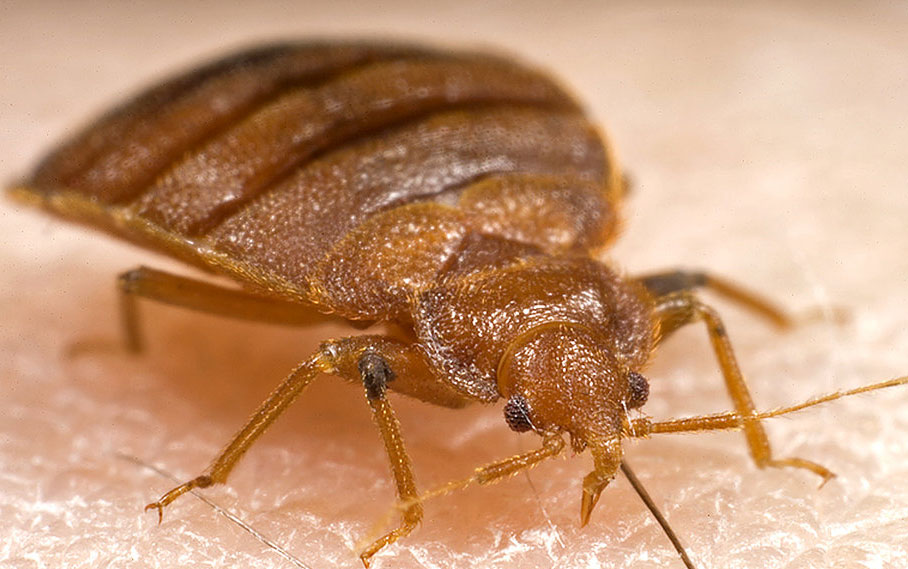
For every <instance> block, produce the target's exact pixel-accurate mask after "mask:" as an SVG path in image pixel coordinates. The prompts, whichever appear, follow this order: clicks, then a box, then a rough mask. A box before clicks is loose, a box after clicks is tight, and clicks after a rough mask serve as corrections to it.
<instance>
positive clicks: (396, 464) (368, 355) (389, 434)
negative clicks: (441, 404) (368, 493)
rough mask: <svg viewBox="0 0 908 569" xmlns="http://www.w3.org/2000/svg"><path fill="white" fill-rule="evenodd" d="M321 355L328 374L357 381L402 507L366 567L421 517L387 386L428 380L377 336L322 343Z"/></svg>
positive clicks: (407, 355)
mask: <svg viewBox="0 0 908 569" xmlns="http://www.w3.org/2000/svg"><path fill="white" fill-rule="evenodd" d="M322 352H323V354H325V356H326V357H327V358H329V359H330V364H329V365H330V366H331V368H332V370H331V371H332V373H335V374H337V375H340V376H341V377H344V378H346V379H348V380H351V381H356V380H359V381H362V384H363V387H364V388H365V392H366V402H367V403H368V404H369V408H370V409H371V410H372V417H373V419H374V420H375V423H376V424H377V425H378V430H379V433H380V434H381V438H382V441H383V442H384V445H385V451H386V452H387V454H388V461H389V462H390V465H391V474H392V475H393V477H394V483H395V485H396V486H397V496H398V499H399V502H400V503H402V504H405V505H404V506H403V508H402V512H401V514H402V519H401V522H400V525H398V526H397V527H396V528H394V529H393V530H391V531H390V532H388V533H387V534H385V535H384V536H382V537H380V538H379V539H377V540H375V541H374V542H372V543H371V544H370V545H369V546H368V547H366V549H365V550H363V551H362V553H360V556H359V557H360V559H361V560H362V562H363V565H365V566H366V567H368V566H369V563H370V561H371V559H372V556H374V555H375V554H376V553H377V552H378V551H379V550H381V549H382V548H383V547H385V546H387V545H390V544H392V543H394V542H395V541H397V540H398V539H400V538H402V537H404V536H406V535H407V534H409V533H410V532H412V531H413V530H414V529H415V528H416V526H417V525H418V524H419V522H420V521H421V520H422V516H423V510H422V503H421V502H420V500H419V499H418V494H417V492H416V480H415V478H414V476H413V467H412V464H411V463H410V457H409V456H408V455H407V451H406V448H405V447H404V442H403V437H402V436H401V433H400V423H398V421H397V418H396V417H395V415H394V411H393V409H392V408H391V404H390V403H389V401H388V399H387V397H386V393H387V389H388V384H389V383H391V382H393V381H397V379H398V375H403V374H407V375H411V378H407V379H412V376H413V375H417V376H420V375H425V377H420V378H418V379H422V380H424V381H432V378H431V377H428V376H427V375H426V374H428V373H429V372H428V369H427V368H425V367H424V366H423V365H420V364H421V359H420V358H418V357H414V356H415V354H414V351H413V349H412V347H411V346H410V345H408V344H405V343H403V342H398V341H395V340H391V339H389V338H385V337H382V336H358V337H354V338H346V339H342V340H335V341H331V342H326V343H325V344H323V346H322ZM401 379H403V378H401Z"/></svg>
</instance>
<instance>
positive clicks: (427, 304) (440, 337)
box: [12, 42, 905, 565]
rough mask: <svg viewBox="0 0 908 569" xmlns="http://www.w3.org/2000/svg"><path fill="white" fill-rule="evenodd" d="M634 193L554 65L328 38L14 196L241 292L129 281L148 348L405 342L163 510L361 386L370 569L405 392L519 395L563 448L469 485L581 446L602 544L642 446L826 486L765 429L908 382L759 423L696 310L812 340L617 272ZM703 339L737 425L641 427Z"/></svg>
mask: <svg viewBox="0 0 908 569" xmlns="http://www.w3.org/2000/svg"><path fill="white" fill-rule="evenodd" d="M625 191H626V183H625V178H624V176H623V175H622V172H621V170H620V169H619V167H618V165H617V163H616V161H615V159H614V156H613V154H612V152H611V150H610V148H609V146H608V144H607V142H606V140H605V138H604V137H603V136H602V135H601V134H600V133H599V132H598V131H597V129H596V128H595V127H594V125H592V124H591V122H590V120H589V118H588V117H587V116H586V115H585V114H584V112H583V110H582V108H581V107H580V105H579V104H578V103H577V102H576V101H575V100H574V99H573V98H572V97H571V96H570V95H569V94H567V93H566V91H565V90H564V89H563V88H562V87H560V86H559V85H558V84H557V83H556V82H554V81H553V80H552V79H550V78H549V77H548V76H546V75H545V74H543V73H541V72H539V71H536V70H534V69H532V68H530V67H527V66H525V65H522V64H520V63H517V62H515V61H512V60H510V59H507V58H503V57H499V56H496V55H488V54H482V53H474V52H451V51H445V50H436V49H430V48H424V47H419V46H411V45H403V44H399V45H396V44H387V43H374V42H362V43H358V42H310V43H283V44H276V45H270V46H266V47H262V48H257V49H253V50H249V51H243V52H241V53H239V54H236V55H231V56H228V57H226V58H223V59H221V60H218V61H215V62H213V63H211V64H208V65H205V66H203V67H201V68H198V69H195V70H193V71H190V72H188V73H186V74H183V75H180V76H177V77H175V78H173V79H171V80H169V81H166V82H164V83H162V84H160V85H158V86H156V87H153V88H152V89H150V90H147V91H145V92H144V93H141V94H139V95H138V96H137V97H135V98H133V99H131V100H129V101H128V102H126V103H125V104H123V105H121V106H119V107H117V108H115V109H114V110H112V111H111V112H109V113H107V114H106V115H104V116H103V117H101V118H100V119H98V120H97V121H95V122H94V123H92V124H90V125H89V126H88V127H87V128H85V129H84V130H83V131H81V132H79V133H77V134H76V135H75V136H73V137H72V138H70V139H69V140H67V141H65V142H64V143H63V144H61V145H60V146H59V147H58V148H57V149H56V150H54V151H53V152H51V153H50V154H49V155H48V156H47V157H46V158H45V159H44V160H43V161H41V162H40V164H39V165H38V166H37V167H36V169H35V170H34V172H33V173H32V174H31V175H30V176H29V177H28V178H27V179H26V180H24V181H23V182H22V183H21V184H19V185H18V186H17V187H16V188H14V189H13V190H12V193H13V194H14V195H15V197H17V198H19V199H21V200H24V201H27V202H30V203H33V204H36V205H39V206H41V207H43V208H45V209H47V210H49V211H50V212H52V213H54V214H56V215H58V216H60V217H63V218H66V219H69V220H73V221H76V222H81V223H84V224H88V225H91V226H94V227H97V228H100V229H103V230H106V231H107V232H109V233H112V234H114V235H115V236H118V237H121V238H124V239H127V240H130V241H133V242H135V243H137V244H140V245H142V246H145V247H149V248H152V249H156V250H159V251H163V252H165V253H167V254H169V255H172V256H174V257H176V258H178V259H181V260H183V261H185V262H187V263H189V264H191V265H194V266H195V267H197V268H200V269H203V270H205V271H208V272H211V273H215V274H219V275H224V276H228V277H231V278H233V279H234V280H235V281H236V283H237V287H236V288H228V287H222V286H218V285H214V284H210V283H208V282H205V281H202V280H195V279H189V278H186V277H180V276H175V275H172V274H168V273H164V272H161V271H157V270H153V269H149V268H144V267H143V268H139V269H136V270H132V271H129V272H127V273H125V274H123V275H122V276H121V277H120V278H119V280H118V286H119V290H120V292H121V298H122V299H123V303H122V308H123V316H124V323H125V331H126V336H127V340H128V343H129V347H130V348H131V349H133V350H138V349H139V348H140V347H141V343H142V342H141V338H140V333H139V332H140V331H139V327H138V323H137V319H136V307H135V303H136V299H137V298H150V299H154V300H158V301H161V302H165V303H171V304H175V305H180V306H184V307H188V308H193V309H197V310H200V311H204V312H209V313H215V314H221V315H227V316H234V317H238V318H245V319H251V320H260V321H265V322H278V323H286V324H294V325H303V326H304V325H306V324H308V323H311V322H314V321H317V320H319V318H320V316H319V315H320V314H332V315H335V316H336V317H339V318H342V319H345V320H347V321H348V322H350V323H351V324H352V325H354V326H355V327H357V328H363V327H367V326H370V325H372V324H376V323H384V324H388V326H386V327H385V328H384V329H385V330H386V332H385V333H383V334H374V333H372V334H370V333H366V334H358V335H351V336H350V337H346V338H341V339H334V340H329V341H326V342H324V343H323V344H321V346H320V347H319V349H318V350H317V351H316V353H315V354H313V355H311V356H309V357H308V358H307V359H305V360H304V361H303V362H302V363H301V364H300V365H299V366H298V367H297V368H296V369H295V370H293V371H292V372H291V373H290V374H289V376H288V377H287V378H286V379H285V380H284V381H283V383H281V384H280V385H279V387H278V388H277V389H276V390H275V391H274V392H273V393H272V394H271V395H270V396H269V397H268V399H267V400H266V401H265V402H263V403H262V404H261V406H260V407H259V408H258V410H257V411H256V412H255V413H254V415H253V416H252V418H251V419H250V420H249V421H248V423H247V424H246V425H245V426H244V427H242V429H240V430H239V432H238V433H237V434H236V435H235V437H234V438H233V439H232V440H231V441H230V442H229V444H228V445H227V446H226V447H225V448H224V450H223V451H222V452H221V453H220V454H219V455H218V456H217V457H215V459H214V461H213V462H212V464H211V465H210V466H209V467H208V468H207V470H205V471H204V473H203V474H201V475H199V476H198V477H196V478H194V479H192V480H190V481H188V482H186V483H184V484H181V485H180V486H177V487H176V488H174V489H172V490H170V491H169V492H167V493H166V494H164V495H163V496H162V497H161V498H160V499H159V500H157V501H156V502H153V503H151V504H149V505H148V506H147V508H146V509H155V510H157V511H158V514H159V519H160V516H162V515H163V510H164V508H165V507H167V506H168V505H169V504H170V503H171V502H173V501H174V500H175V499H176V498H178V497H179V496H181V495H182V494H184V493H186V492H187V491H189V490H191V489H193V488H205V487H208V486H211V485H212V484H216V483H224V482H225V481H226V480H227V478H228V476H229V474H230V472H231V470H232V469H233V468H234V466H235V465H236V464H237V462H238V461H239V460H240V458H241V457H242V456H243V454H244V453H245V452H246V451H247V450H249V448H250V446H251V445H252V444H253V443H254V441H255V440H256V439H257V438H258V437H259V436H260V435H261V434H262V432H264V431H265V430H266V429H267V428H268V426H269V425H271V423H272V422H273V421H274V420H275V419H276V418H277V417H278V416H279V415H280V414H281V413H282V412H283V411H284V410H285V409H286V408H287V407H288V406H289V405H290V404H291V403H292V402H293V400H294V399H295V398H296V397H297V396H298V395H299V394H300V393H301V392H302V390H303V389H304V388H305V387H306V386H307V385H308V384H309V383H310V382H311V381H312V379H313V378H315V377H316V376H317V375H318V374H320V373H328V374H333V375H337V376H340V377H341V378H343V379H345V380H348V381H351V382H355V383H357V384H360V385H361V386H362V388H363V389H364V392H365V398H366V401H367V403H368V405H369V407H370V409H371V411H372V413H373V416H374V418H375V421H376V423H377V425H378V427H379V430H380V434H381V437H382V439H383V442H384V446H385V449H386V451H387V455H388V458H389V461H390V465H391V471H392V475H393V478H394V481H395V484H396V487H397V493H398V496H399V498H400V504H401V506H400V509H401V517H402V520H401V522H400V524H399V525H398V526H397V527H396V528H395V529H393V530H392V531H390V532H389V533H387V534H386V535H384V536H383V537H381V538H380V539H378V540H377V541H375V542H374V543H372V544H371V545H369V546H368V547H367V548H366V549H365V550H364V551H363V552H362V554H361V559H362V561H363V563H364V564H366V565H368V563H369V561H370V560H371V559H372V557H373V556H374V555H375V554H376V553H377V552H378V551H379V550H381V549H382V548H383V547H385V546H387V545H389V544H391V543H394V542H395V541H397V540H398V539H400V538H402V537H404V536H406V535H407V534H409V533H410V532H411V531H412V530H413V529H414V528H415V527H416V525H417V524H418V523H419V521H420V520H421V519H422V516H423V509H422V499H421V495H420V494H419V492H418V491H417V487H416V484H415V480H414V476H413V472H412V468H411V463H410V460H409V457H408V456H407V452H406V450H405V447H404V444H403V440H402V436H401V433H400V428H399V425H398V422H397V420H396V418H395V415H394V412H393V410H392V407H391V405H390V403H389V400H388V398H387V397H386V392H387V390H392V391H396V392H398V393H402V394H405V395H409V396H411V397H415V398H417V399H420V400H423V401H425V402H428V403H432V404H435V405H441V406H446V407H452V408H458V407H463V406H465V405H468V404H471V403H483V404H494V403H496V402H500V401H502V400H503V401H504V406H503V407H504V419H505V422H506V424H507V426H508V427H510V428H511V429H512V430H514V431H517V432H526V431H534V432H535V433H537V434H538V435H540V436H541V438H542V443H541V446H540V447H539V448H538V449H536V450H532V451H530V452H526V453H523V454H519V455H515V456H511V457H506V458H504V459H502V460H500V461H498V462H494V463H492V464H489V465H486V466H483V467H481V468H478V469H476V471H475V474H474V475H473V476H472V477H471V478H469V479H468V480H466V481H464V483H478V484H486V483H491V482H494V481H496V480H500V479H502V478H505V477H508V476H511V475H513V474H515V473H517V472H520V471H522V470H524V469H527V468H530V467H532V466H534V465H536V464H538V463H540V462H541V461H543V460H545V459H547V458H550V457H553V456H555V455H557V454H559V453H560V452H562V450H563V449H564V448H565V446H567V445H569V446H570V447H571V448H572V449H573V450H574V451H576V452H581V451H585V450H589V451H590V454H591V455H592V461H593V469H592V471H591V472H590V473H589V474H588V475H587V476H586V477H585V478H584V480H583V485H582V499H581V508H580V514H581V523H582V524H586V523H587V522H588V521H589V519H590V515H591V513H592V511H593V508H594V506H595V504H596V502H597V500H598V499H599V496H600V494H601V492H602V491H603V489H604V488H605V487H606V486H607V485H608V484H609V482H610V481H611V480H612V479H613V478H614V477H615V475H616V473H617V471H618V470H619V469H623V470H625V471H626V472H627V473H628V474H629V477H630V478H631V479H632V482H633V481H634V479H633V477H632V474H630V471H629V470H628V468H627V465H626V463H625V462H624V461H623V454H622V440H623V439H625V438H629V437H646V436H649V435H651V434H654V433H663V432H692V431H707V430H717V429H740V430H743V431H744V433H745V436H746V441H747V445H748V449H749V451H750V454H751V456H752V458H753V460H754V462H755V463H756V464H757V466H759V467H761V468H762V467H767V466H772V467H783V466H791V467H797V468H802V469H806V470H809V471H811V472H814V473H816V474H818V475H819V476H820V477H821V478H822V479H823V480H827V479H829V478H830V477H832V476H833V475H832V473H831V472H830V471H829V470H827V469H826V468H825V467H823V466H821V465H819V464H816V463H813V462H810V461H807V460H804V459H800V458H776V457H775V456H774V455H773V454H772V452H771V448H770V444H769V440H768V438H767V436H766V433H765V432H764V429H763V426H762V423H761V421H762V420H763V419H766V418H769V417H772V416H776V415H779V414H783V413H787V412H790V411H792V410H797V409H800V408H803V407H806V406H809V405H813V404H816V403H817V402H818V401H821V400H822V401H826V400H831V399H834V398H838V397H841V396H843V395H847V394H851V393H857V392H862V391H869V390H872V389H878V388H880V387H886V386H890V385H896V384H902V383H905V378H900V379H897V380H893V381H890V382H885V383H881V384H875V385H870V386H865V387H862V388H859V389H857V390H852V391H850V392H846V393H836V394H832V395H830V396H826V397H825V398H821V399H820V400H814V401H809V402H807V403H803V404H801V405H797V406H794V407H791V408H788V409H782V410H777V411H773V412H769V413H759V412H757V410H756V409H755V406H754V404H753V402H752V399H751V396H750V393H749V391H748V388H747V385H746V383H745V380H744V377H743V376H742V374H741V372H740V369H739V367H738V364H737V363H736V359H735V356H734V351H733V349H732V345H731V342H730V340H729V338H728V335H727V333H726V331H725V327H724V326H723V324H722V320H721V319H720V317H719V315H718V314H717V312H716V311H715V310H714V309H713V308H711V307H710V306H708V305H706V304H704V303H703V302H702V301H700V300H699V299H698V297H697V296H696V294H695V291H696V290H697V289H699V288H707V289H710V290H712V291H714V292H716V293H718V294H719V295H722V296H725V297H727V298H728V299H730V300H732V301H735V302H737V303H739V304H741V305H743V306H744V307H746V308H749V309H751V310H752V311H754V312H755V313H757V314H760V315H762V316H764V317H767V318H769V319H770V320H771V321H773V322H775V323H776V324H778V325H780V326H787V325H789V324H790V320H789V319H788V318H787V317H786V316H785V315H784V314H783V313H782V312H781V311H780V310H778V309H776V308H775V307H773V306H772V305H771V304H770V303H768V302H766V301H764V300H763V299H761V298H760V297H759V296H758V295H756V294H754V293H752V292H749V291H747V290H745V289H743V288H741V287H739V286H737V285H734V284H732V283H729V282H727V281H725V280H723V279H720V278H717V277H715V276H712V275H709V274H707V273H705V272H699V271H680V270H673V271H666V272H662V273H655V274H651V275H645V276H640V277H636V278H628V277H625V276H623V275H620V274H619V273H618V272H616V271H615V270H614V269H612V268H610V267H609V266H608V265H607V264H605V263H603V262H601V261H599V260H598V259H599V258H600V252H601V251H602V250H604V249H605V248H606V247H608V245H609V243H610V242H611V241H612V239H613V238H614V237H615V234H616V228H617V225H618V222H619V219H620V215H619V213H620V209H621V204H622V201H623V199H624V195H625ZM698 322H699V323H703V324H704V325H705V326H706V328H707V330H708V333H709V338H710V340H711V342H712V347H713V350H714V353H715V356H716V358H717V360H718V364H719V367H720V369H721V372H722V376H723V378H724V381H725V385H726V387H727V389H728V392H729V395H730V396H731V400H732V401H733V404H734V410H733V411H730V412H727V413H720V414H716V415H708V416H696V417H690V418H686V419H675V420H668V421H653V420H651V419H649V418H647V417H645V416H640V417H638V418H632V417H631V415H630V414H629V410H633V409H639V408H641V407H642V406H643V405H644V403H645V402H646V400H647V396H648V394H649V383H648V380H647V379H646V377H645V376H644V375H643V370H644V369H645V367H646V365H647V362H648V361H649V359H650V356H651V354H652V353H653V351H654V349H656V347H657V346H658V344H659V343H660V342H661V341H662V340H663V339H664V338H666V337H667V336H669V335H670V334H671V333H672V332H674V331H675V330H677V329H678V328H679V327H682V326H684V325H687V324H691V323H698ZM565 437H566V438H567V442H565ZM456 485H457V484H455V485H454V486H456ZM461 485H462V484H461ZM636 485H637V484H636V482H635V486H636ZM452 487H453V486H452ZM660 523H661V522H660ZM676 547H678V548H679V551H680V547H679V546H677V544H676ZM683 555H684V554H683V552H682V556H683ZM685 563H687V564H688V565H690V562H689V560H687V559H686V557H685Z"/></svg>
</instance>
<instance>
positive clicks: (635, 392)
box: [627, 371, 649, 409]
mask: <svg viewBox="0 0 908 569" xmlns="http://www.w3.org/2000/svg"><path fill="white" fill-rule="evenodd" d="M627 382H628V387H629V389H628V392H629V393H628V396H627V406H628V407H629V408H631V409H636V408H637V407H640V406H641V405H643V404H644V403H646V399H647V398H648V397H649V382H648V381H646V378H645V377H643V376H642V375H640V374H639V373H637V372H635V371H632V372H630V373H629V374H627Z"/></svg>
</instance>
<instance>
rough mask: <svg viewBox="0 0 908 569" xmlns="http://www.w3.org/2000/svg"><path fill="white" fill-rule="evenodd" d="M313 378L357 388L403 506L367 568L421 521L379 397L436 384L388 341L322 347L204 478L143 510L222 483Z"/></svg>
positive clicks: (407, 467)
mask: <svg viewBox="0 0 908 569" xmlns="http://www.w3.org/2000/svg"><path fill="white" fill-rule="evenodd" d="M319 373H329V374H333V375H337V376H340V377H342V378H344V379H347V380H349V381H352V382H357V383H361V384H362V385H363V387H364V390H365V395H366V402H367V403H368V404H369V407H370V409H371V410H372V416H373V418H374V419H375V422H376V424H377V425H378V429H379V432H380V434H381V438H382V441H383V442H384V446H385V451H386V452H387V454H388V460H389V462H390V464H391V473H392V475H393V477H394V482H395V484H396V486H397V494H398V497H399V499H400V501H401V502H403V503H405V504H407V506H406V507H405V508H404V509H403V514H402V520H401V523H400V525H399V526H398V527H397V528H395V529H394V530H392V531H390V532H389V533H388V534H386V535H385V536H383V537H381V538H380V539H378V540H376V541H375V542H374V543H372V544H371V545H370V546H369V547H367V548H366V550H365V551H363V552H362V554H361V555H360V559H362V561H363V564H364V565H366V566H367V567H368V565H369V562H370V560H371V558H372V556H373V555H375V554H376V553H377V552H378V551H379V550H380V549H382V548H383V547H385V546H386V545H390V544H392V543H394V542H395V541H397V540H398V539H400V538H401V537H403V536H405V535H407V534H409V533H410V532H411V531H413V529H414V528H415V527H416V526H417V525H418V524H419V522H420V520H421V519H422V505H421V503H420V501H419V499H418V494H417V492H416V483H415V480H414V476H413V469H412V466H411V464H410V458H409V456H408V455H407V452H406V449H405V448H404V443H403V438H402V437H401V434H400V425H399V423H398V422H397V418H396V417H395V416H394V411H393V410H392V409H391V405H390V403H389V402H388V399H387V398H386V396H385V395H386V393H387V389H388V387H389V384H390V385H392V386H393V385H394V384H395V383H396V382H398V381H399V382H401V383H402V384H404V383H407V382H409V383H411V384H416V385H424V386H425V385H432V384H435V383H438V382H437V381H436V380H435V379H434V377H432V375H431V373H430V372H429V370H428V368H427V367H426V366H425V363H424V361H423V360H422V357H421V356H420V355H419V353H418V352H417V351H416V350H415V349H414V348H413V347H412V346H411V345H409V344H405V343H403V342H399V341H397V340H394V339H391V338H386V337H383V336H357V337H353V338H344V339H340V340H332V341H328V342H325V343H324V344H322V346H321V348H320V349H319V351H318V352H316V353H315V354H314V355H312V356H311V357H310V358H309V359H307V360H306V361H304V362H303V363H302V364H300V365H299V366H298V367H297V368H296V369H295V370H294V371H293V372H292V373H291V374H290V375H289V376H288V377H287V378H286V379H285V380H284V381H283V383H281V385H279V386H278V388H277V389H276V390H275V391H274V392H273V393H272V394H271V395H270V396H269V397H268V399H266V400H265V401H264V403H262V404H261V405H260V406H259V408H258V410H257V411H256V412H255V413H254V414H253V415H252V417H251V418H250V419H249V421H248V422H247V423H246V425H245V426H244V427H243V428H242V429H240V430H239V431H238V432H237V433H236V435H234V437H233V439H232V440H231V441H230V442H229V443H228V444H227V446H226V447H224V450H222V451H221V453H220V454H219V455H218V456H217V457H215V459H214V461H213V462H212V463H211V465H210V466H209V467H208V469H206V470H205V472H203V473H202V474H201V475H199V476H197V477H195V478H193V479H192V480H190V481H188V482H186V483H184V484H181V485H179V486H177V487H176V488H174V489H172V490H170V491H169V492H167V493H166V494H164V495H163V496H161V498H160V499H159V500H158V501H157V502H153V503H151V504H148V505H147V506H146V507H145V509H146V510H149V509H156V510H157V511H158V516H159V519H160V517H161V516H162V515H163V510H164V508H165V507H166V506H167V505H168V504H170V503H171V502H173V501H174V500H176V499H177V498H179V497H180V496H181V495H183V494H185V493H186V492H189V491H190V490H192V489H194V488H206V487H208V486H211V485H212V484H217V483H223V482H225V481H226V480H227V477H228V476H229V475H230V472H231V471H232V470H233V468H234V467H235V466H236V465H237V463H238V462H239V460H240V459H241V458H242V457H243V455H244V454H245V453H246V452H247V451H248V450H249V448H250V447H251V446H252V444H253V443H254V442H255V441H256V440H257V439H258V438H259V437H260V436H261V435H262V433H264V432H265V431H266V430H267V429H268V427H269V426H270V425H271V424H272V423H273V422H274V421H275V420H276V419H277V418H278V417H279V416H280V415H281V413H283V412H284V410H285V409H287V407H289V406H290V404H291V403H293V401H294V400H295V399H296V397H297V396H298V395H299V394H300V393H301V392H302V391H303V389H304V388H305V387H306V386H308V385H309V383H310V382H311V381H312V379H314V378H315V376H316V375H318V374H319ZM405 376H406V379H405ZM442 388H443V386H437V389H438V393H435V392H432V391H425V392H423V393H422V395H424V396H428V395H430V394H431V395H432V396H439V395H438V394H441V393H445V392H443V391H442ZM444 397H447V395H445V396H444ZM439 402H440V403H441V404H449V405H452V404H454V403H456V401H455V400H453V399H450V400H449V399H444V398H442V399H440V400H439ZM460 403H461V404H462V403H463V400H460Z"/></svg>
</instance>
